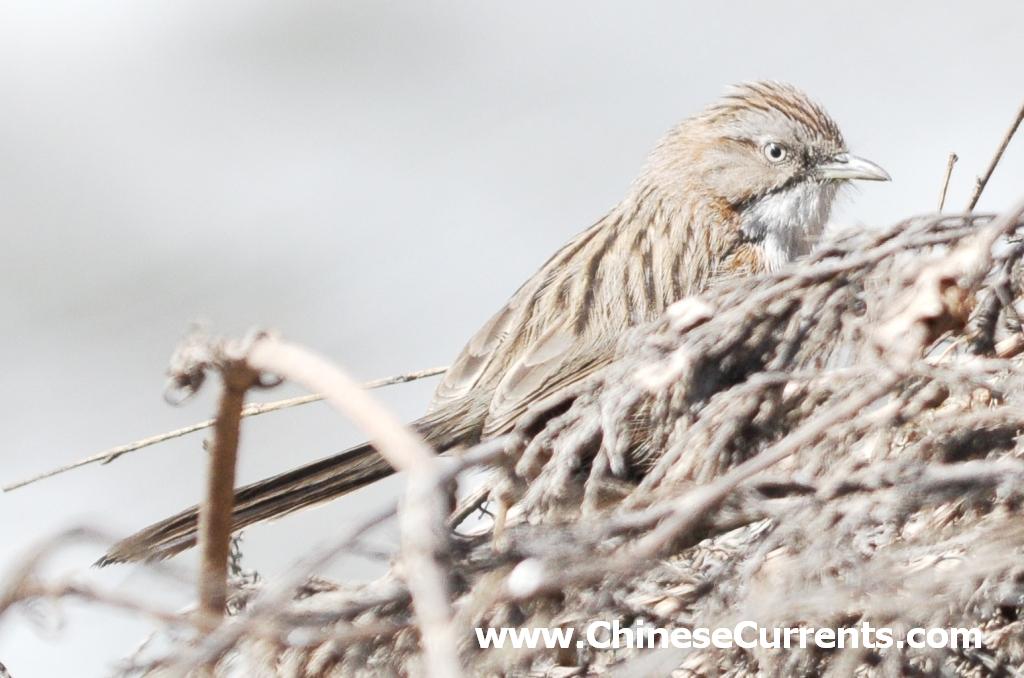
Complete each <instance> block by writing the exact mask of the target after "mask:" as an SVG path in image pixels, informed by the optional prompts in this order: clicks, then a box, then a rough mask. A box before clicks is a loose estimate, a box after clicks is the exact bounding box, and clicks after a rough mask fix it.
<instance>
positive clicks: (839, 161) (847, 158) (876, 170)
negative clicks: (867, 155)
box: [817, 153, 892, 181]
mask: <svg viewBox="0 0 1024 678" xmlns="http://www.w3.org/2000/svg"><path fill="white" fill-rule="evenodd" d="M817 170H818V176H820V177H821V178H822V179H837V180H842V179H863V180H865V181H891V180H892V177H890V176H889V173H888V172H886V171H885V170H884V169H882V168H881V167H879V166H878V165H876V164H875V163H873V162H871V161H870V160H865V159H864V158H858V157H857V156H855V155H853V154H852V153H839V154H838V155H835V156H833V157H831V158H830V159H828V160H826V161H825V162H823V163H821V164H820V165H818V168H817Z"/></svg>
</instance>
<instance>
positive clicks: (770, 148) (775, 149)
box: [764, 141, 786, 162]
mask: <svg viewBox="0 0 1024 678" xmlns="http://www.w3.org/2000/svg"><path fill="white" fill-rule="evenodd" d="M764 157H766V158H768V160H770V161H771V162H782V161H783V160H785V159H786V147H785V146H782V145H781V144H777V143H775V142H774V141H770V142H768V143H767V144H765V145H764Z"/></svg>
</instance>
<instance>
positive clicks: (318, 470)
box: [100, 82, 889, 564]
mask: <svg viewBox="0 0 1024 678" xmlns="http://www.w3.org/2000/svg"><path fill="white" fill-rule="evenodd" d="M853 179H866V180H874V181H887V180H888V179H889V175H888V174H887V173H886V172H885V171H884V170H883V169H882V168H881V167H879V166H878V165H876V164H874V163H872V162H869V161H867V160H864V159H863V158H859V157H857V156H854V155H851V154H850V153H848V152H847V150H846V144H845V142H844V141H843V137H842V134H841V133H840V131H839V127H838V126H837V125H836V123H835V122H834V121H833V120H832V119H831V118H830V117H829V116H828V114H827V113H825V111H824V110H823V109H822V108H821V107H820V106H818V105H817V104H815V103H814V102H812V101H811V100H810V99H808V98H807V96H805V95H804V94H803V93H802V92H800V91H799V90H797V89H796V88H794V87H791V86H789V85H784V84H780V83H775V82H758V83H751V84H745V85H741V86H738V87H736V88H734V89H733V90H732V91H731V92H729V93H728V94H727V95H726V96H725V97H723V98H722V99H721V100H720V101H718V102H717V103H715V104H713V105H711V106H710V107H708V108H707V109H706V110H705V111H704V112H703V113H701V114H699V115H697V116H695V117H692V118H690V119H688V120H685V121H683V122H682V123H681V124H680V125H678V126H677V127H675V128H674V129H673V130H671V131H670V132H669V133H668V134H667V135H666V136H665V137H664V138H663V139H662V140H661V142H660V143H659V144H658V145H657V147H656V148H655V149H654V151H653V152H652V153H651V155H650V158H649V160H648V162H647V166H646V167H645V168H644V170H643V172H642V173H641V174H640V176H639V178H637V180H636V181H635V182H634V183H633V185H632V187H631V188H630V190H629V192H628V194H627V195H626V197H625V198H624V199H623V200H622V202H620V203H619V204H618V205H616V206H615V207H614V208H613V209H612V210H611V211H610V212H609V213H608V214H607V215H606V216H605V217H604V218H603V219H601V220H600V221H598V222H597V223H596V224H594V225H593V226H591V227H590V228H589V229H587V230H586V231H584V232H583V233H580V234H579V235H577V236H576V237H575V238H573V239H572V240H571V241H570V242H569V243H568V244H567V245H565V246H564V247H563V248H562V249H560V250H559V251H558V252H557V253H555V255H554V256H553V257H551V258H550V259H549V260H548V261H547V263H546V264H544V265H543V266H542V267H541V269H540V270H539V271H537V273H535V274H534V275H533V277H531V278H530V279H529V280H527V281H526V283H525V284H523V286H522V287H520V288H519V290H518V291H517V292H516V293H515V294H514V295H512V298H511V299H510V300H509V302H508V303H507V304H506V305H505V306H504V307H503V308H502V309H501V310H499V311H498V312H497V313H496V314H495V315H494V316H493V317H492V318H491V319H490V320H489V321H487V323H486V324H485V325H484V326H483V327H482V328H481V329H480V330H479V331H478V332H477V333H476V334H475V335H474V336H473V338H472V339H470V341H469V344H467V345H466V347H465V348H464V349H463V350H462V353H461V354H460V355H459V357H458V358H457V359H456V360H455V363H454V364H453V365H452V366H451V368H450V369H449V370H448V371H447V373H446V374H445V377H444V380H443V381H442V383H441V384H440V385H439V386H438V388H437V392H436V393H435V395H434V400H433V403H432V405H431V408H430V411H429V412H428V413H427V414H426V415H425V416H424V417H422V418H420V419H419V420H417V421H416V422H415V423H414V424H413V426H414V427H415V428H416V430H418V431H419V432H420V433H421V434H422V435H423V436H424V437H425V438H426V440H427V441H428V442H429V443H430V444H431V445H432V446H433V447H434V448H436V449H437V450H438V451H440V452H443V451H445V450H449V449H452V448H454V447H458V446H465V445H471V444H473V443H476V442H478V441H480V440H481V439H486V438H489V437H493V436H496V435H499V434H502V433H505V432H508V431H509V430H511V429H512V427H513V426H514V424H515V422H516V420H517V419H518V418H519V417H520V415H522V414H523V412H524V411H525V409H526V408H527V406H528V405H529V404H530V403H533V402H536V401H538V400H539V399H541V398H545V397H547V396H550V395H552V394H554V393H556V392H557V391H558V390H559V389H563V388H565V387H567V386H570V385H572V384H574V383H576V382H578V381H579V380H580V379H583V378H584V377H586V376H587V375H589V374H591V373H593V372H594V371H595V370H597V369H599V368H601V367H602V366H603V365H605V364H607V363H608V361H609V360H610V359H611V357H612V353H613V349H614V346H615V344H616V341H617V339H618V338H619V337H620V336H621V334H622V333H623V331H625V330H626V329H627V328H630V327H633V326H635V325H638V324H640V323H644V322H647V321H651V320H654V319H656V318H657V317H658V316H660V315H661V314H662V312H663V311H664V310H665V308H666V307H667V306H668V305H669V304H671V303H672V302H674V301H676V300H678V299H680V298H682V297H685V296H687V295H691V294H698V293H700V292H701V291H703V290H704V289H706V288H707V287H708V285H709V284H711V283H713V282H714V281H715V280H718V279H721V278H724V277H729V276H737V275H750V274H755V273H760V272H765V271H774V270H776V269H778V268H780V267H781V266H783V265H784V264H786V263H788V262H790V261H792V260H793V259H795V258H796V257H798V256H800V255H803V254H806V253H807V252H808V251H809V250H810V248H811V246H812V245H813V244H814V243H815V242H816V241H817V239H818V238H819V236H820V235H821V232H822V230H823V228H824V226H825V222H826V221H827V219H828V216H829V211H830V209H831V206H832V202H833V200H834V198H835V196H836V192H837V191H838V190H839V188H840V187H841V186H842V185H843V184H844V183H846V182H848V181H850V180H853ZM391 473H393V470H392V468H391V467H390V466H389V465H388V464H387V462H385V461H384V460H383V458H382V457H381V456H380V455H379V454H377V453H376V452H375V451H374V449H373V448H372V447H371V446H370V445H368V444H364V445H360V446H358V447H355V448H352V449H350V450H348V451H346V452H342V453H340V454H337V455H335V456H333V457H329V458H327V459H323V460H321V461H317V462H314V463H312V464H309V465H306V466H303V467H300V468H298V469H295V470H293V471H289V472H287V473H283V474H281V475H278V476H274V477H272V478H268V479H266V480H262V481H259V482H257V483H253V484H252V485H248V486H246V487H243V488H241V489H240V490H238V492H237V493H236V496H235V512H234V529H236V530H238V529H241V528H243V527H245V526H247V525H251V524H253V523H256V522H259V521H262V520H267V519H270V518H276V517H278V516H281V515H284V514H286V513H290V512H291V511H295V510H298V509H301V508H304V507H307V506H311V505H313V504H317V503H319V502H322V501H326V500H328V499H333V498H335V497H339V496H341V495H343V494H346V493H348V492H351V491H352V490H355V489H357V488H359V487H362V486H364V485H367V484H369V483H372V482H374V481H376V480H378V479H380V478H383V477H385V476H388V475H390V474H391ZM196 526H197V509H196V507H192V508H190V509H187V510H186V511H183V512H182V513H179V514H178V515H176V516H173V517H171V518H168V519H166V520H163V521H161V522H159V523H156V524H154V525H152V526H150V527H148V528H146V529H145V530H142V531H141V532H139V533H137V534H135V535H133V536H131V537H129V538H127V539H125V540H124V541H122V542H120V543H118V544H116V545H115V546H114V547H113V548H112V549H111V551H110V552H109V553H108V554H107V555H106V556H105V557H104V558H103V559H102V560H101V561H100V562H101V563H103V564H105V563H111V562H119V561H128V560H138V559H144V558H163V557H167V556H170V555H173V554H175V553H178V552H179V551H182V550H184V549H186V548H189V547H191V546H193V545H194V544H195V541H196Z"/></svg>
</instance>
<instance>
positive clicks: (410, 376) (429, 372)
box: [3, 366, 448, 492]
mask: <svg viewBox="0 0 1024 678" xmlns="http://www.w3.org/2000/svg"><path fill="white" fill-rule="evenodd" d="M447 369H448V368H447V366H442V367H431V368H429V369H425V370H417V371H416V372H407V373H405V374H399V375H396V376H393V377H385V378H383V379H374V380H373V381H368V382H365V383H364V384H363V388H365V389H375V388H381V387H384V386H391V385H393V384H404V383H407V382H410V381H417V380H419V379H426V378H427V377H433V376H436V375H438V374H441V373H443V372H444V371H445V370H447ZM323 399H324V396H323V395H322V394H320V393H313V394H310V395H304V396H297V397H295V398H285V399H283V400H275V401H273V402H269V403H248V404H246V405H245V407H243V408H242V413H241V416H242V417H253V416H256V415H259V414H266V413H268V412H277V411H278V410H284V409H288V408H291V407H297V406H299V405H305V404H307V403H315V402H319V401H321V400H323ZM215 421H216V420H215V419H206V420H204V421H198V422H196V423H194V424H189V425H188V426H183V427H182V428H179V429H175V430H173V431H167V432H166V433H159V434H157V435H154V436H149V437H146V438H142V439H140V440H136V441H135V442H131V443H128V444H126V445H118V446H117V447H111V448H110V449H106V450H103V451H102V452H97V453H96V454H91V455H89V456H88V457H84V458H82V459H79V460H78V461H75V462H72V463H70V464H66V465H64V466H58V467H57V468H54V469H51V470H49V471H46V472H44V473H40V474H39V475H36V476H32V477H31V478H26V479H25V480H19V481H17V482H14V483H10V484H8V485H5V486H4V487H3V491H4V492H10V491H11V490H16V489H18V488H20V487H25V486H26V485H31V484H32V483H36V482H39V481H40V480H45V479H47V478H52V477H53V476H56V475H60V474H61V473H66V472H68V471H73V470H74V469H76V468H80V467H82V466H88V465H90V464H109V463H110V462H112V461H114V460H115V459H117V458H118V457H120V456H122V455H124V454H128V453H130V452H135V451H136V450H141V449H143V448H145V447H149V446H151V445H156V444H157V443H162V442H165V441H168V440H173V439H175V438H180V437H182V436H186V435H188V434H189V433H195V432H196V431H202V430H203V429H207V428H210V427H212V426H213V425H214V423H215Z"/></svg>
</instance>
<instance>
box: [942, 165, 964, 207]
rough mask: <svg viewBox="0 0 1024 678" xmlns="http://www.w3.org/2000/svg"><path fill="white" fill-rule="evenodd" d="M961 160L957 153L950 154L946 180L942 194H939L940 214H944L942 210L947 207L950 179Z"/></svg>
mask: <svg viewBox="0 0 1024 678" xmlns="http://www.w3.org/2000/svg"><path fill="white" fill-rule="evenodd" d="M959 159H960V158H958V157H957V155H956V153H950V154H949V159H948V160H946V178H945V179H944V180H943V181H942V193H940V194H939V212H942V208H943V207H945V206H946V191H948V190H949V178H950V177H951V176H953V165H955V164H956V161H957V160H959Z"/></svg>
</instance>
